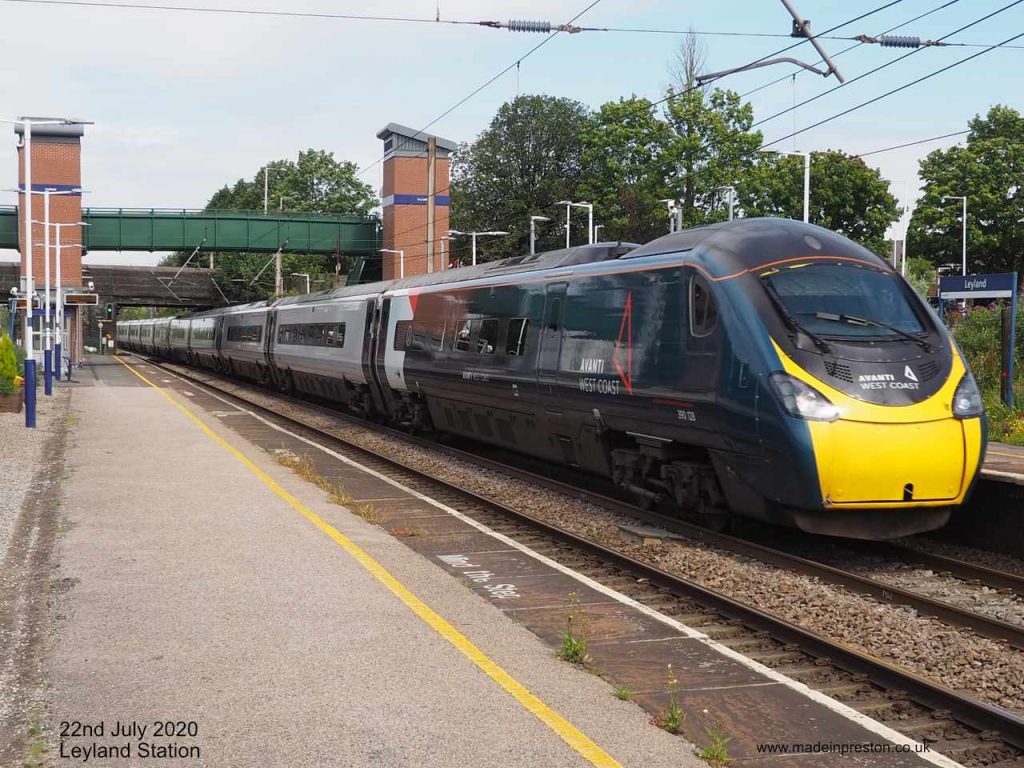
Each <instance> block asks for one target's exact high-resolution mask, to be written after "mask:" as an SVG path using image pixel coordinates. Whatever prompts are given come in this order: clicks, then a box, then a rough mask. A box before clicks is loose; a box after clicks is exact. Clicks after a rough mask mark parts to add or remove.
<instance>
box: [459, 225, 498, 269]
mask: <svg viewBox="0 0 1024 768" xmlns="http://www.w3.org/2000/svg"><path fill="white" fill-rule="evenodd" d="M448 234H449V235H468V236H469V237H471V238H473V266H474V267H475V266H476V239H477V238H478V237H501V236H503V235H507V234H508V232H505V231H504V230H500V229H496V230H494V231H492V232H460V231H459V230H457V229H449V230H448Z"/></svg>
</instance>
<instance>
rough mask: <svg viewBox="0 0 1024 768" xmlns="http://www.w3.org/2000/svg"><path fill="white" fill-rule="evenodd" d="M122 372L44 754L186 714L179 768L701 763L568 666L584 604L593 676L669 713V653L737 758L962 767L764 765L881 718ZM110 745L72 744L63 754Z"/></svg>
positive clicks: (93, 438)
mask: <svg viewBox="0 0 1024 768" xmlns="http://www.w3.org/2000/svg"><path fill="white" fill-rule="evenodd" d="M125 360H127V361H129V362H131V363H132V367H133V368H134V370H135V371H136V372H137V373H139V374H141V375H142V376H144V377H147V378H148V382H143V381H141V380H140V379H139V377H138V376H136V375H135V374H134V373H132V372H131V371H129V370H128V369H127V368H126V367H125V366H123V365H121V363H119V362H117V361H107V360H103V361H100V362H98V363H94V364H93V365H92V368H91V375H92V377H93V385H94V386H82V387H80V388H78V389H76V390H75V391H74V393H73V400H72V405H73V408H74V411H75V414H76V426H75V430H74V436H73V441H72V446H71V448H70V449H69V452H68V457H67V463H68V475H69V477H68V480H67V481H66V483H65V487H64V492H63V495H64V504H65V512H64V515H65V516H66V520H67V522H66V528H67V531H66V532H65V533H64V534H63V535H62V536H61V542H60V547H59V561H60V567H59V572H58V573H57V574H56V577H55V578H57V580H58V581H59V582H60V583H62V584H65V585H67V588H66V590H65V591H64V593H63V596H62V597H61V598H60V599H59V601H58V604H57V606H56V608H57V612H58V614H59V615H61V616H63V617H65V618H63V619H61V621H60V623H59V625H58V628H59V633H58V637H57V639H56V640H55V642H54V643H53V649H52V652H51V654H50V656H49V658H48V659H47V662H46V675H47V690H48V693H47V698H48V701H47V718H48V723H49V725H50V730H49V733H50V734H51V749H52V750H54V751H56V750H59V748H60V744H59V743H58V742H57V741H53V740H52V735H53V734H57V733H58V732H59V725H60V722H61V721H63V720H79V721H81V722H83V723H93V722H103V723H105V724H107V727H108V732H109V728H110V727H113V724H114V723H117V722H121V723H139V724H150V727H151V728H152V723H153V722H155V721H158V720H160V721H167V720H172V721H182V722H185V723H193V722H194V723H195V724H196V730H197V735H196V736H195V737H189V736H185V737H181V738H176V739H174V741H175V742H177V743H178V744H179V745H184V746H191V745H195V746H197V747H199V748H200V749H201V751H202V762H194V763H188V762H179V763H176V764H187V765H192V764H195V765H211V766H222V765H226V766H233V765H239V766H243V765H244V766H250V765H287V766H320V765H324V766H327V765H330V766H336V765H339V766H341V765H343V766H349V765H351V766H364V765H366V766H376V765H379V766H389V767H390V766H405V765H409V766H413V765H416V766H424V765H425V766H433V765H436V766H449V765H463V764H464V765H473V766H490V765H493V766H508V765H516V766H534V765H536V766H577V765H581V766H586V765H595V764H596V765H619V764H621V765H637V766H639V765H643V766H645V768H648V767H650V768H656V767H657V766H676V767H678V766H683V767H684V768H685V766H697V765H703V764H704V763H703V762H700V761H698V760H696V758H695V757H694V755H693V754H692V751H691V748H690V747H689V745H688V744H687V743H686V742H685V741H683V740H682V739H680V738H678V737H674V736H670V735H669V734H667V733H665V732H664V731H661V730H659V729H658V728H656V727H654V726H653V725H651V724H650V722H649V720H650V717H649V715H648V714H646V713H644V712H643V711H642V710H641V709H640V708H639V707H638V706H637V705H636V704H634V703H631V702H622V701H618V700H617V699H615V697H613V696H612V695H611V693H612V689H611V686H610V685H609V684H608V683H607V682H605V681H604V680H601V679H600V678H598V677H596V676H594V675H590V674H587V673H586V672H583V671H581V670H579V669H577V668H574V667H572V666H570V665H568V664H565V663H562V662H558V661H556V660H555V659H554V654H553V649H554V648H555V647H556V646H557V645H558V643H559V640H560V637H561V633H562V631H563V630H564V626H565V616H566V596H567V595H568V594H569V593H575V594H576V596H577V599H578V601H579V604H580V605H581V606H582V609H583V610H584V612H585V613H586V616H587V620H588V632H589V637H590V640H591V656H592V662H593V666H595V667H597V668H599V669H600V670H601V671H602V673H603V674H605V675H606V676H607V677H608V678H609V679H611V680H615V681H616V682H618V681H620V680H628V681H629V682H630V683H631V687H632V690H633V692H634V693H635V696H636V701H637V702H639V703H641V704H644V705H646V706H647V707H649V708H650V710H651V711H655V712H656V711H662V710H664V708H665V707H666V706H667V704H668V702H669V695H668V693H667V692H666V685H665V672H666V662H671V663H672V664H673V668H674V669H675V670H676V673H677V675H678V677H679V678H680V680H681V682H680V684H679V691H680V693H679V698H680V700H681V703H682V705H683V708H684V710H685V712H686V716H687V719H688V732H692V734H693V736H694V737H695V738H698V739H700V738H701V737H702V736H703V733H702V731H703V728H702V722H701V718H702V716H703V715H702V713H707V712H713V713H714V717H715V719H716V720H717V721H718V722H719V723H720V724H722V725H724V726H725V728H726V731H727V733H728V734H729V735H730V736H731V737H732V743H731V744H730V753H731V755H732V757H733V758H734V759H735V760H736V762H735V764H736V765H756V766H759V767H760V768H770V767H771V766H775V765H787V766H796V767H798V766H803V765H807V766H811V765H814V766H817V765H837V766H838V765H843V766H917V765H927V764H928V763H929V762H930V763H931V764H933V765H935V764H938V765H946V766H949V765H955V764H954V763H952V762H951V761H942V760H941V759H938V760H936V759H934V757H932V756H930V757H929V759H924V758H923V757H922V756H919V755H915V754H907V753H895V752H892V753H888V754H880V753H877V752H876V753H874V754H857V755H845V756H840V755H820V754H805V755H788V756H786V757H779V756H776V755H769V754H763V753H760V752H759V751H758V750H757V749H756V748H755V746H756V745H757V744H813V743H823V742H829V743H842V744H891V743H892V742H891V741H889V738H890V736H887V735H886V729H884V727H876V726H877V725H878V724H874V723H872V722H871V721H869V719H868V718H864V717H863V716H856V713H852V714H853V715H854V717H851V716H850V715H851V713H850V712H847V713H845V714H844V713H843V712H842V709H843V708H842V707H841V706H833V705H834V704H835V702H830V700H828V701H826V702H823V701H822V700H821V699H822V698H824V697H821V695H820V694H812V693H809V692H807V691H806V689H803V690H801V689H802V686H800V685H799V684H796V685H794V684H792V682H791V681H788V682H787V681H785V680H780V679H778V676H775V677H773V676H771V675H770V674H769V675H766V674H765V671H764V670H760V671H759V669H758V668H757V666H756V665H752V663H746V662H745V661H744V660H743V659H738V658H736V657H735V656H736V655H735V654H732V655H729V654H728V653H724V652H723V649H722V647H721V646H718V645H717V644H715V643H714V642H710V641H709V640H708V638H706V637H704V636H702V635H701V633H700V632H698V631H695V630H691V629H689V628H687V627H685V626H683V625H680V624H679V623H678V622H674V621H673V620H671V619H668V618H667V617H659V616H658V615H656V614H655V613H654V612H653V611H650V610H649V609H647V610H646V611H645V610H643V609H640V608H638V607H635V606H631V605H629V604H628V601H625V602H624V601H623V600H622V599H620V598H621V595H618V596H617V593H614V591H613V590H608V589H606V588H603V587H602V586H601V585H597V584H593V583H588V582H587V581H586V580H585V579H582V580H581V579H579V578H577V577H576V576H575V575H574V574H572V573H570V572H567V571H559V570H558V569H557V567H554V566H553V565H552V564H550V563H545V562H544V561H543V560H542V559H538V558H536V557H534V556H532V555H531V554H530V553H529V552H528V551H526V550H524V549H523V548H517V546H515V545H514V544H513V543H511V542H508V541H505V542H503V541H502V540H501V539H500V538H496V537H495V535H493V534H492V533H488V532H487V531H484V530H481V529H480V528H474V527H473V526H472V525H471V524H470V523H469V522H467V521H466V520H465V519H462V518H460V517H459V516H458V515H457V514H450V513H447V512H445V511H444V510H443V509H441V508H440V507H439V506H437V505H436V504H431V503H429V502H428V501H427V500H425V499H423V498H420V497H418V496H417V495H415V494H413V493H410V492H408V491H406V490H403V489H401V488H397V487H396V486H395V485H394V484H392V483H391V482H389V481H387V480H386V479H384V478H381V477H374V476H373V475H372V474H370V475H368V474H367V473H365V472H363V471H361V470H359V469H358V468H356V467H353V466H352V465H351V464H344V463H343V462H340V461H339V460H338V459H337V458H336V457H332V456H330V455H329V453H326V452H323V451H318V450H317V449H316V448H315V447H312V446H311V445H310V444H308V443H304V442H303V440H302V439H301V438H300V437H298V436H296V435H293V434H289V433H287V432H284V431H282V430H281V429H279V428H277V427H275V426H274V425H273V424H270V423H269V422H267V421H266V420H265V419H262V418H260V417H258V416H256V415H254V414H252V413H249V412H247V411H245V410H243V409H242V408H239V407H238V406H236V405H233V404H231V403H230V402H227V401H225V400H223V399H219V398H217V397H215V396H213V395H211V394H209V393H207V392H205V391H204V390H203V389H202V388H200V387H197V386H194V385H191V384H189V383H187V382H184V381H181V380H178V379H176V378H175V377H173V376H172V375H169V374H166V373H164V372H162V371H160V370H159V369H157V368H155V367H154V366H151V365H148V364H146V363H140V362H138V361H137V360H134V359H132V358H128V357H126V358H125ZM111 362H112V363H113V365H111ZM125 374H127V376H128V378H127V379H126V378H124V375H125ZM132 380H134V382H135V383H132ZM151 384H152V385H155V387H157V388H154V387H153V386H150V385H151ZM175 403H177V405H176V404H175ZM186 411H187V412H186ZM197 419H198V420H199V421H201V422H202V423H203V424H205V425H209V426H208V427H207V428H206V429H207V430H209V431H204V427H203V426H201V425H200V423H199V421H197ZM232 450H234V451H237V452H238V453H239V454H240V455H241V456H244V457H245V460H247V461H248V462H251V466H247V465H246V464H245V463H244V462H243V460H240V458H239V456H238V455H233V454H232ZM274 451H284V452H286V453H288V454H289V455H292V456H295V455H303V456H305V457H306V458H307V459H311V460H312V461H313V462H314V464H315V465H316V469H317V471H318V472H319V473H320V474H321V476H322V477H327V478H328V479H330V480H332V481H335V482H338V483H340V484H342V485H343V486H344V488H345V489H346V491H347V492H348V493H349V495H350V496H351V497H352V498H353V499H355V500H356V501H359V502H362V503H367V504H371V505H372V506H373V507H374V508H375V509H376V510H378V511H379V512H380V513H381V514H383V515H386V516H387V518H388V522H387V523H386V524H385V525H384V526H383V527H382V526H378V525H371V524H369V523H367V522H366V521H364V520H362V519H360V518H358V517H356V516H354V515H353V514H351V513H350V512H348V511H347V510H346V509H345V508H344V507H341V506H339V505H337V504H333V503H331V501H330V500H329V499H328V498H327V496H326V495H325V494H324V493H323V492H322V491H321V490H319V489H318V488H316V487H315V486H314V485H312V484H311V483H308V482H306V481H304V480H302V479H300V478H299V477H298V476H297V475H296V474H295V473H293V472H292V471H291V470H289V469H286V468H285V467H282V466H281V465H280V464H279V463H277V462H275V461H274V460H273V459H272V458H271V455H272V452H274ZM259 473H262V474H263V475H264V478H265V479H260V478H259V477H258V476H257V475H258V474H259ZM267 481H270V482H269V484H268V482H267ZM274 484H276V485H277V487H278V488H279V489H280V490H281V491H282V492H283V493H284V494H285V495H286V496H287V497H288V498H291V499H293V500H294V502H295V503H290V502H288V501H287V499H286V498H283V497H282V495H281V493H278V492H275V491H274V489H273V488H272V487H271V486H272V485H274ZM289 494H290V496H288V495H289ZM442 506H443V505H442ZM299 507H301V508H302V510H306V512H308V513H309V514H306V512H302V511H301V510H300V509H299ZM311 516H314V517H316V519H317V520H320V521H322V522H323V523H324V524H325V525H327V526H333V529H334V530H335V531H336V532H338V534H339V535H340V536H342V537H345V538H346V540H347V541H350V542H351V543H352V544H353V545H354V546H356V547H359V548H360V551H362V552H364V553H366V554H368V555H369V556H370V557H372V558H373V559H374V560H375V561H376V562H377V563H379V564H380V565H381V566H382V567H383V568H385V569H387V571H388V572H389V573H391V574H393V576H394V577H395V578H396V579H397V580H398V581H399V582H400V583H401V584H402V585H404V586H405V587H407V588H408V590H410V591H411V593H413V594H414V595H416V596H418V597H419V598H420V599H421V600H423V601H424V603H426V604H427V605H428V606H429V608H430V609H432V610H433V611H435V612H436V615H437V616H438V617H440V620H441V621H442V622H445V623H446V624H447V625H448V626H450V627H452V628H453V629H455V630H457V631H458V632H459V633H462V636H464V637H465V638H466V640H467V641H468V642H470V643H472V644H473V645H474V647H476V648H478V649H479V651H480V653H482V654H483V655H484V656H485V657H486V659H488V660H489V661H488V663H491V662H493V664H495V665H497V668H500V669H501V670H504V672H507V674H508V675H509V676H510V679H511V680H513V681H514V682H515V683H516V684H520V685H521V686H523V688H524V689H525V690H528V691H529V692H531V693H532V694H534V695H536V697H537V701H538V702H539V703H540V706H541V707H542V708H543V709H544V711H546V712H550V713H554V715H555V717H557V718H558V720H557V722H558V723H561V725H557V726H552V725H551V722H550V720H548V721H542V719H539V718H538V717H537V716H536V715H535V714H533V713H531V711H529V710H528V709H527V708H526V707H524V703H523V702H522V700H521V699H517V698H516V697H515V696H513V695H510V693H509V691H508V689H507V688H503V687H502V686H501V685H499V684H498V682H496V678H495V677H494V676H488V674H485V673H484V672H483V671H482V667H481V666H480V665H479V664H474V663H472V662H471V661H470V660H469V659H467V657H466V655H465V654H464V653H463V652H461V651H460V650H459V649H458V648H457V647H455V646H453V645H452V643H451V642H449V641H448V640H446V639H444V637H442V634H440V633H439V631H438V629H437V627H436V626H434V625H433V624H431V623H429V622H425V621H424V620H423V618H422V617H421V616H419V615H417V614H416V613H414V612H413V611H411V610H410V608H409V606H408V604H407V603H405V604H403V601H402V600H401V599H399V597H398V596H397V593H396V592H395V591H394V590H393V589H392V590H390V591H389V589H388V588H387V587H386V585H385V584H383V583H382V581H381V579H380V578H378V577H375V576H374V575H373V574H371V573H369V572H368V571H367V569H366V568H365V567H364V566H363V565H360V564H359V563H358V562H357V561H356V559H353V554H352V552H351V551H346V550H345V549H344V548H343V547H340V546H339V543H338V541H337V540H336V539H332V537H331V536H330V535H326V532H325V530H324V526H319V527H318V525H317V524H315V523H314V522H311ZM510 595H514V599H509V596H510ZM573 734H578V737H577V736H573ZM149 735H151V733H150V734H147V736H149ZM570 737H571V738H570ZM580 739H582V740H583V742H584V743H583V747H581V746H580ZM94 741H96V740H95V739H90V738H86V739H75V740H66V742H67V743H66V744H65V749H68V748H70V747H71V746H75V745H77V746H86V745H88V744H89V743H92V742H94ZM115 741H116V740H115ZM166 741H167V740H166V739H165V740H164V742H165V743H166ZM103 743H114V742H113V741H111V740H109V739H108V740H107V741H105V742H103ZM120 743H124V740H123V739H122V740H121V742H120ZM588 744H589V745H590V746H587V745H588ZM574 745H575V746H574ZM606 759H607V761H610V762H606V761H605V760H606ZM63 763H64V761H61V762H57V763H54V764H63ZM90 764H93V765H116V766H125V765H128V763H127V762H125V761H123V760H116V759H115V760H110V761H108V762H104V761H103V760H97V759H95V758H93V759H92V760H91V761H90Z"/></svg>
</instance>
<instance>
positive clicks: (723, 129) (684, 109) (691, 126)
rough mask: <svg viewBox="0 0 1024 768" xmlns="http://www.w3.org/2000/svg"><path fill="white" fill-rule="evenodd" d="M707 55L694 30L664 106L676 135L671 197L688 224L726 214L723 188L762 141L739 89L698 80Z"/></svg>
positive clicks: (670, 149) (670, 150)
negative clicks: (708, 85) (677, 200)
mask: <svg viewBox="0 0 1024 768" xmlns="http://www.w3.org/2000/svg"><path fill="white" fill-rule="evenodd" d="M704 59H705V50H704V48H703V46H701V45H700V43H699V41H698V40H697V36H696V35H695V34H694V33H693V31H692V30H691V31H690V33H689V34H688V35H687V36H686V37H685V38H684V39H683V41H682V43H681V44H680V49H679V52H678V53H677V54H676V61H675V64H674V66H673V67H672V69H671V72H672V74H673V76H674V82H673V83H672V85H670V86H669V90H668V102H667V105H666V108H665V119H666V120H667V122H668V124H669V126H670V127H671V129H672V131H673V133H674V136H673V137H672V138H671V140H670V141H669V144H668V146H667V147H666V158H667V159H668V161H669V162H670V163H671V165H672V176H671V178H670V179H669V181H670V185H671V188H672V189H673V190H674V191H675V194H673V195H671V196H672V197H675V198H680V199H681V206H682V210H683V226H684V227H694V226H699V225H701V224H707V223H710V222H714V221H721V220H723V219H725V218H727V217H728V210H727V209H726V208H724V207H723V202H724V200H725V199H726V194H727V193H726V192H725V191H723V190H722V189H721V187H724V186H730V185H735V184H736V182H737V181H739V179H741V178H742V177H743V176H744V175H745V174H746V172H747V171H748V169H749V168H750V167H751V166H752V165H753V163H754V158H755V157H756V154H757V150H758V148H759V147H760V146H761V142H762V141H763V137H762V136H761V132H760V131H753V132H751V130H750V127H751V125H752V124H753V122H754V110H753V108H752V107H751V106H750V104H749V103H743V102H742V101H741V100H740V97H739V95H738V94H737V93H736V92H735V91H728V90H726V91H723V90H722V89H720V88H715V89H714V90H708V88H706V87H704V86H701V85H699V84H698V81H697V75H698V74H700V72H701V70H703V68H704Z"/></svg>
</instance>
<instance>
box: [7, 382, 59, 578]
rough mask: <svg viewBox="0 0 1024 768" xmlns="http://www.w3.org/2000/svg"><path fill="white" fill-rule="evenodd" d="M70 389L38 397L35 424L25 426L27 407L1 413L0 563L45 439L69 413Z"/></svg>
mask: <svg viewBox="0 0 1024 768" xmlns="http://www.w3.org/2000/svg"><path fill="white" fill-rule="evenodd" d="M70 395H71V392H70V390H68V389H61V388H54V394H53V396H52V397H46V396H45V395H44V394H43V390H42V387H40V389H39V396H38V397H37V398H36V428H35V429H26V428H25V411H24V410H22V412H21V413H0V446H2V447H0V457H2V461H0V563H2V562H3V560H4V558H5V557H6V556H7V546H8V542H9V541H10V537H11V531H12V530H13V529H14V521H15V520H16V519H17V517H18V513H19V512H20V511H21V505H22V502H23V501H24V500H25V496H27V495H28V492H29V490H30V489H31V487H32V482H33V477H34V475H35V471H36V469H37V468H38V466H39V459H40V457H41V456H42V453H43V443H44V442H45V441H46V438H47V436H48V435H49V434H50V433H51V432H53V430H54V428H55V426H56V425H58V424H59V423H60V421H61V420H62V419H65V418H66V417H67V413H68V402H69V398H70Z"/></svg>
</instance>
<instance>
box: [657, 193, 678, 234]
mask: <svg viewBox="0 0 1024 768" xmlns="http://www.w3.org/2000/svg"><path fill="white" fill-rule="evenodd" d="M658 202H659V203H664V204H665V205H666V206H668V232H669V234H672V233H673V232H675V231H676V201H675V200H672V199H671V198H665V199H664V200H659V201H658Z"/></svg>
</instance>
